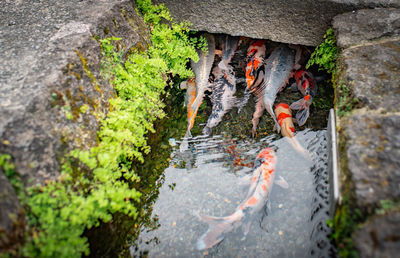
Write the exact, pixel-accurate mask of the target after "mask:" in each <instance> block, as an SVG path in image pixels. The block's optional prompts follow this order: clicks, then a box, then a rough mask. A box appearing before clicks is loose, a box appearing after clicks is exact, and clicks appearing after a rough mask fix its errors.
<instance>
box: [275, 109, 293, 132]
mask: <svg viewBox="0 0 400 258" xmlns="http://www.w3.org/2000/svg"><path fill="white" fill-rule="evenodd" d="M275 115H276V117H277V119H278V124H279V125H280V126H281V134H282V136H284V137H290V138H293V137H294V125H293V119H292V111H290V108H289V105H288V104H286V103H279V104H278V105H276V106H275Z"/></svg>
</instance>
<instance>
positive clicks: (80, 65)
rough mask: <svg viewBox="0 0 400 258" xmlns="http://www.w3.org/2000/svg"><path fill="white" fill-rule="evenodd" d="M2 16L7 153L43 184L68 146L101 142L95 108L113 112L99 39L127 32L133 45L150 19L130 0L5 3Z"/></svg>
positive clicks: (3, 148)
mask: <svg viewBox="0 0 400 258" xmlns="http://www.w3.org/2000/svg"><path fill="white" fill-rule="evenodd" d="M32 10H34V11H32ZM0 17H1V29H0V33H1V34H0V46H1V51H0V85H1V86H0V153H8V154H11V155H12V156H13V157H14V159H15V165H16V170H17V172H18V173H19V174H20V175H21V176H22V178H23V179H24V181H25V182H28V181H29V180H28V179H32V180H33V183H41V182H43V181H44V180H46V179H54V178H56V177H57V176H58V174H59V168H58V159H57V158H59V156H58V155H61V153H62V151H63V150H65V149H70V148H72V147H73V146H77V145H81V146H90V145H91V144H92V143H93V142H95V141H96V129H97V126H98V125H97V120H96V118H95V115H94V113H95V112H99V111H106V110H107V106H108V96H109V95H110V92H111V87H110V86H109V85H108V83H104V82H102V81H101V78H100V76H99V70H100V55H101V54H100V47H99V44H98V42H97V41H96V40H95V39H94V37H95V36H99V37H100V38H105V37H107V36H111V35H114V36H123V38H124V40H123V41H122V42H121V43H122V44H124V45H125V46H127V47H128V48H129V47H131V46H134V45H135V44H137V43H138V42H142V41H143V38H142V35H139V33H137V32H136V31H140V30H139V28H143V27H144V24H143V21H141V20H140V19H139V17H138V16H137V14H136V12H135V10H134V7H133V5H132V2H131V1H129V0H107V1H105V0H102V1H80V0H71V1H52V2H51V3H50V2H49V1H37V0H28V1H21V0H19V1H14V0H13V1H1V2H0ZM142 31H145V29H142ZM84 104H86V105H88V106H89V110H87V111H86V112H80V111H79V109H80V107H81V106H82V105H84ZM61 106H65V107H69V108H70V112H71V113H72V115H73V117H74V119H73V120H67V119H66V118H65V117H66V116H65V112H64V111H63V110H62V109H61V108H60V107H61ZM71 139H75V141H73V140H71Z"/></svg>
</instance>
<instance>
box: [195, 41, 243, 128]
mask: <svg viewBox="0 0 400 258" xmlns="http://www.w3.org/2000/svg"><path fill="white" fill-rule="evenodd" d="M219 40H220V41H221V45H222V56H221V61H220V62H219V64H218V65H217V66H215V67H214V69H213V71H212V74H213V77H214V82H213V83H212V84H211V86H210V87H211V96H210V98H211V103H212V111H211V114H210V116H209V117H208V120H207V124H206V126H205V127H204V128H203V134H204V135H209V134H210V133H211V129H212V128H213V127H215V126H217V125H218V124H219V123H220V122H221V121H222V118H223V116H224V115H225V114H226V113H227V112H228V111H229V110H230V109H231V108H232V107H234V105H235V104H236V97H235V96H234V94H235V92H236V78H235V73H234V72H233V67H232V66H231V65H229V63H230V61H231V59H232V57H233V55H234V54H235V50H236V48H237V46H238V44H239V38H238V37H233V36H228V35H227V36H220V37H219Z"/></svg>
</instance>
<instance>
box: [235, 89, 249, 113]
mask: <svg viewBox="0 0 400 258" xmlns="http://www.w3.org/2000/svg"><path fill="white" fill-rule="evenodd" d="M249 98H250V91H248V90H247V89H246V90H245V91H244V96H243V97H242V98H241V99H238V100H237V101H236V105H235V106H236V107H237V108H238V114H239V113H240V111H242V108H243V107H244V106H246V104H247V102H248V101H249Z"/></svg>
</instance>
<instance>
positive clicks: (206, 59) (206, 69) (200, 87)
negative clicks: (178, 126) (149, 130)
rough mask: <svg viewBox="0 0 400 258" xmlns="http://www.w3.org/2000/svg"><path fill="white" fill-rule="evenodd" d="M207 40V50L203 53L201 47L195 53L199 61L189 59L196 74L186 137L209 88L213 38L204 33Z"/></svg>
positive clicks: (213, 47) (213, 50)
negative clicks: (194, 93)
mask: <svg viewBox="0 0 400 258" xmlns="http://www.w3.org/2000/svg"><path fill="white" fill-rule="evenodd" d="M204 37H205V38H206V40H207V45H208V52H207V53H204V52H203V51H202V50H201V49H197V50H196V51H197V54H198V56H199V61H197V62H194V61H193V60H191V62H190V65H191V67H192V69H193V71H194V74H195V76H196V79H195V80H196V81H195V84H196V98H195V99H194V101H193V103H192V104H191V105H190V111H191V116H190V117H189V119H188V121H189V124H188V127H187V130H186V137H190V136H191V135H190V129H191V128H192V127H193V124H194V119H195V117H196V115H197V111H198V110H199V107H200V105H201V103H202V102H203V99H204V94H205V91H206V90H207V89H209V88H210V83H209V82H208V79H209V77H210V72H211V68H212V65H213V62H214V56H215V39H214V36H213V35H211V34H208V33H206V34H204Z"/></svg>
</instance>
